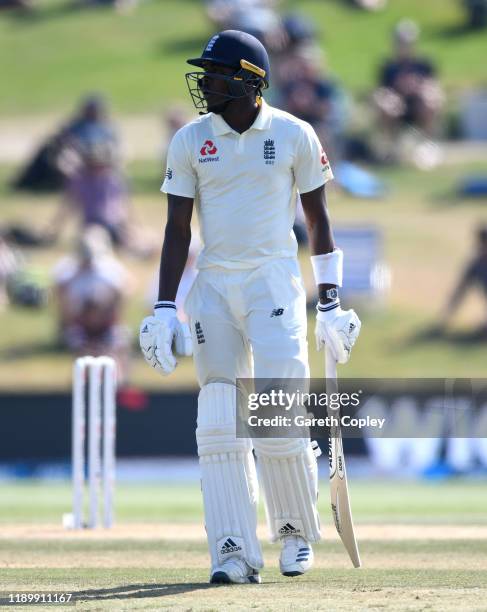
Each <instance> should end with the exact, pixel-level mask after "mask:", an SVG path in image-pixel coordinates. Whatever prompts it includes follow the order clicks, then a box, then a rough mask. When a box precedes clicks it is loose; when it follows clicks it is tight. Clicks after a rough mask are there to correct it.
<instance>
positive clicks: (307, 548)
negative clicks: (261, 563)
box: [279, 535, 314, 576]
mask: <svg viewBox="0 0 487 612" xmlns="http://www.w3.org/2000/svg"><path fill="white" fill-rule="evenodd" d="M313 561H314V555H313V549H312V548H311V544H309V542H306V540H305V539H304V538H301V537H300V536H294V535H290V536H285V537H284V538H282V550H281V557H280V559H279V567H280V569H281V574H282V575H283V576H301V575H302V574H304V573H305V572H307V571H308V570H310V569H311V567H312V565H313Z"/></svg>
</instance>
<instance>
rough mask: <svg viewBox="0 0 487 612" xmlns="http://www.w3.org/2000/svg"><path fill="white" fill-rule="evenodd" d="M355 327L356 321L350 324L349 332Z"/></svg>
mask: <svg viewBox="0 0 487 612" xmlns="http://www.w3.org/2000/svg"><path fill="white" fill-rule="evenodd" d="M355 327H356V326H355V323H350V325H349V326H348V333H349V334H351V333H352V332H353V330H354V329H355Z"/></svg>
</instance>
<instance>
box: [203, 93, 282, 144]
mask: <svg viewBox="0 0 487 612" xmlns="http://www.w3.org/2000/svg"><path fill="white" fill-rule="evenodd" d="M261 100H262V102H261V105H260V111H259V114H258V115H257V117H256V118H255V121H254V123H252V125H251V126H250V128H249V129H250V130H268V129H269V127H270V125H271V121H272V111H271V108H270V106H269V105H268V104H267V102H266V101H265V100H264V99H263V98H261ZM211 121H212V124H213V131H214V133H215V136H223V134H230V133H231V132H233V130H232V128H231V127H230V126H229V125H228V123H227V122H226V121H225V119H223V117H222V116H221V115H216V114H215V113H212V115H211Z"/></svg>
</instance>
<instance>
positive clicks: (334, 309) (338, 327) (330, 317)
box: [315, 301, 362, 363]
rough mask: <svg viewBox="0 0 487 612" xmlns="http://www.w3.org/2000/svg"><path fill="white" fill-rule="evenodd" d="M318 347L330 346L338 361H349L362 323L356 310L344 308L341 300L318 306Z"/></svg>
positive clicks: (316, 328) (316, 330)
mask: <svg viewBox="0 0 487 612" xmlns="http://www.w3.org/2000/svg"><path fill="white" fill-rule="evenodd" d="M316 310H317V315H316V327H315V337H316V349H317V350H318V351H321V349H322V348H323V347H324V346H325V345H326V346H328V347H329V348H330V349H331V351H332V353H333V355H334V356H335V359H336V360H337V362H338V363H347V361H348V360H349V359H350V353H351V351H352V347H353V345H354V344H355V342H356V340H357V338H358V336H359V334H360V328H361V326H362V323H361V321H360V319H359V318H358V316H357V314H356V313H355V311H354V310H342V309H341V307H340V302H339V301H337V302H332V303H330V304H321V303H319V302H318V305H317V306H316Z"/></svg>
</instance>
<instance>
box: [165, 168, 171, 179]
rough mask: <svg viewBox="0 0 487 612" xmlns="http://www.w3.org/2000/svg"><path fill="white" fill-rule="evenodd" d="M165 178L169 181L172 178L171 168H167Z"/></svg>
mask: <svg viewBox="0 0 487 612" xmlns="http://www.w3.org/2000/svg"><path fill="white" fill-rule="evenodd" d="M166 178H167V180H168V181H170V180H171V179H172V168H168V169H167V170H166Z"/></svg>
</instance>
